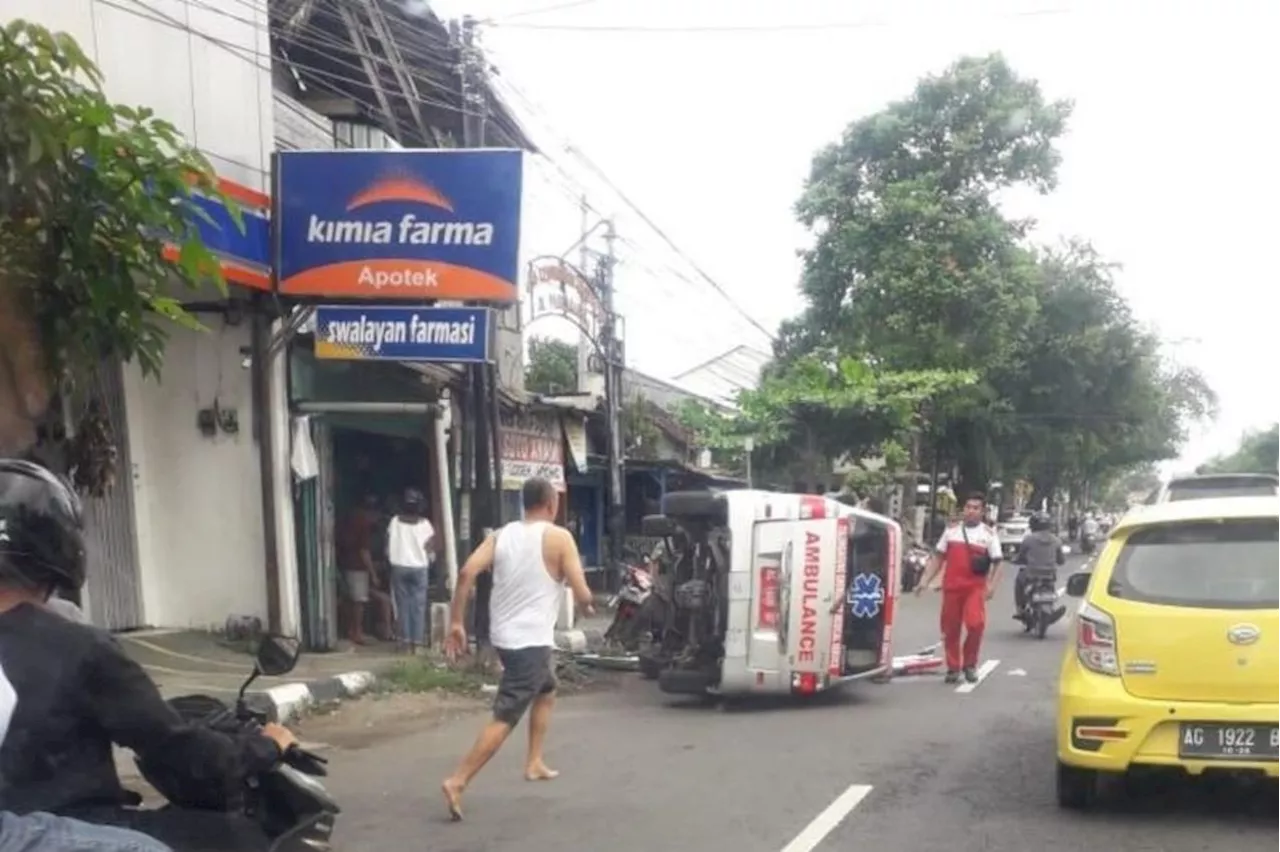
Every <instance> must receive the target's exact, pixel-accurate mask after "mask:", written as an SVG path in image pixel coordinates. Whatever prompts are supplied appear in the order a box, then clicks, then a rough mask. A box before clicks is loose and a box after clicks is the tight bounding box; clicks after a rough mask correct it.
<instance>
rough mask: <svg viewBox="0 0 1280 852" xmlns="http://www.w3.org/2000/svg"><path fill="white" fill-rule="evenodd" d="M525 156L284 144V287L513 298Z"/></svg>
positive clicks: (308, 292)
mask: <svg viewBox="0 0 1280 852" xmlns="http://www.w3.org/2000/svg"><path fill="white" fill-rule="evenodd" d="M523 157H524V155H523V153H522V152H521V151H517V150H506V149H484V148H481V149H461V148H446V149H432V150H362V151H352V150H339V151H281V152H280V153H279V154H278V155H277V159H276V168H275V192H274V198H275V215H276V217H277V225H278V229H277V235H276V245H275V247H274V249H275V251H274V261H275V269H276V276H277V280H278V282H279V284H278V286H279V291H280V293H281V295H286V296H298V297H315V298H321V299H361V300H364V301H390V300H406V299H412V300H415V301H426V300H434V299H449V300H455V299H456V300H467V301H484V302H514V301H516V300H517V298H518V296H519V272H520V261H519V251H520V201H521V189H522V177H523V169H524V159H523Z"/></svg>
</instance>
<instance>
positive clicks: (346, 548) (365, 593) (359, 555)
mask: <svg viewBox="0 0 1280 852" xmlns="http://www.w3.org/2000/svg"><path fill="white" fill-rule="evenodd" d="M377 523H378V499H377V498H376V497H374V496H373V495H372V494H369V495H366V496H365V497H364V498H363V499H361V501H360V505H358V506H356V508H355V509H353V510H352V511H351V513H350V514H349V515H347V516H346V518H345V519H344V520H343V524H342V526H341V529H340V530H339V532H338V565H339V566H340V567H341V569H342V582H343V586H344V588H345V591H346V599H347V600H346V604H347V638H348V639H349V640H351V641H352V642H354V643H355V644H357V645H363V644H364V614H365V607H366V605H367V604H368V603H369V599H370V594H371V589H370V587H371V585H372V583H373V579H374V577H375V568H374V564H373V537H374V532H375V529H376V527H377ZM383 617H384V618H385V615H384V616H383Z"/></svg>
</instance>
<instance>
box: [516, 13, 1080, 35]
mask: <svg viewBox="0 0 1280 852" xmlns="http://www.w3.org/2000/svg"><path fill="white" fill-rule="evenodd" d="M1071 11H1072V10H1071V9H1069V8H1048V9H1029V10H1026V11H1022V12H1005V13H1003V14H999V15H995V16H986V15H983V16H981V17H983V18H987V17H994V18H996V19H1004V18H1037V17H1045V16H1050V15H1063V14H1067V13H1069V12H1071ZM495 24H496V25H497V26H501V27H503V28H504V29H510V30H546V31H554V32H579V33H636V34H657V35H661V34H664V33H665V34H697V33H745V34H751V33H787V32H828V31H831V30H865V29H881V28H885V27H892V26H896V25H897V22H894V21H888V20H880V19H875V20H865V21H830V22H827V23H793V24H786V23H777V24H677V25H672V26H661V25H650V24H503V23H502V22H501V21H496V22H495Z"/></svg>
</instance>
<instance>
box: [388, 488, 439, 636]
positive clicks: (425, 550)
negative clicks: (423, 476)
mask: <svg viewBox="0 0 1280 852" xmlns="http://www.w3.org/2000/svg"><path fill="white" fill-rule="evenodd" d="M426 503H427V501H426V498H425V497H423V495H422V492H421V491H419V490H418V489H416V488H409V489H407V490H406V491H405V492H404V500H403V501H402V505H401V507H400V514H398V515H396V516H394V517H393V518H392V519H391V523H390V524H388V525H387V562H389V563H390V564H391V593H392V596H393V599H394V600H395V605H396V619H397V620H398V622H399V628H400V649H401V650H402V651H406V652H408V653H410V654H416V653H417V652H418V648H420V647H424V646H425V645H426V644H427V630H428V625H427V588H428V586H429V579H430V577H429V570H430V568H431V562H432V557H433V555H434V553H433V551H434V548H435V538H436V530H435V527H433V526H432V525H431V521H429V520H427V519H426V517H425V514H424V513H425V512H426Z"/></svg>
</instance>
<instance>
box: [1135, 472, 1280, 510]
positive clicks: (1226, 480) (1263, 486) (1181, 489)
mask: <svg viewBox="0 0 1280 852" xmlns="http://www.w3.org/2000/svg"><path fill="white" fill-rule="evenodd" d="M1272 494H1280V478H1277V477H1276V475H1275V474H1274V473H1203V474H1196V475H1195V476H1175V477H1173V478H1172V479H1170V480H1169V481H1168V482H1166V483H1164V484H1162V485H1161V486H1160V487H1159V488H1157V489H1156V490H1155V491H1153V492H1151V494H1150V495H1149V496H1148V497H1147V499H1146V505H1148V506H1153V505H1155V504H1157V503H1174V502H1178V501H1181V500H1205V499H1209V498H1212V497H1254V496H1267V495H1272Z"/></svg>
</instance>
